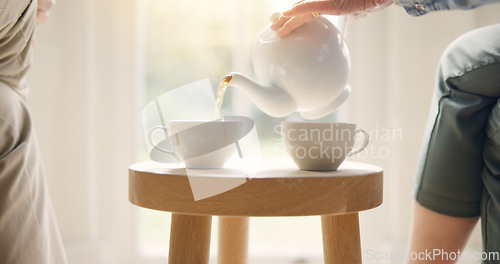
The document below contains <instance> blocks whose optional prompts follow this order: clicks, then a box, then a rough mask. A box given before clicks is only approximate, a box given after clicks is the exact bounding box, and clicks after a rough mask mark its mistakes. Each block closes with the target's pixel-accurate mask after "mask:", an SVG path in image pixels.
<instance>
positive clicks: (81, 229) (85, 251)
mask: <svg viewBox="0 0 500 264" xmlns="http://www.w3.org/2000/svg"><path fill="white" fill-rule="evenodd" d="M137 8H139V7H138V6H136V2H135V1H122V0H106V1H98V0H85V1H83V0H82V1H58V3H57V4H56V5H55V7H54V9H53V10H52V12H51V14H52V17H51V19H50V20H49V22H48V23H46V24H44V25H41V26H39V27H38V29H37V33H36V34H37V36H36V48H35V54H36V55H35V62H34V65H33V68H32V70H31V76H30V85H31V95H30V98H29V103H30V105H31V109H32V112H33V116H34V120H35V126H36V129H37V132H38V136H39V139H40V145H41V148H42V154H43V156H44V160H45V164H46V171H47V178H48V184H49V189H50V191H51V194H52V200H53V203H54V207H55V210H56V215H57V218H58V221H59V225H60V229H61V232H62V237H63V240H64V244H65V247H66V250H67V253H68V257H69V260H70V263H75V264H76V263H128V262H127V261H129V260H130V257H131V256H132V254H133V252H134V251H133V248H131V247H133V243H134V239H133V236H134V233H133V232H131V228H130V227H131V226H132V223H133V221H134V219H133V214H132V210H133V208H132V206H131V205H130V203H129V202H128V199H127V198H128V193H127V188H128V174H127V167H128V165H129V164H131V163H132V162H133V161H137V159H138V157H137V153H138V152H137V149H138V145H139V143H138V142H141V139H142V138H141V128H140V124H141V123H140V107H142V106H140V105H139V102H140V97H141V94H140V91H141V90H142V84H141V81H140V80H141V79H142V76H141V75H142V72H141V61H142V60H141V59H140V58H139V54H138V53H137V51H138V50H139V49H138V45H140V40H141V39H142V38H140V37H139V36H138V35H137V27H138V26H140V25H139V24H137V23H136V21H137V19H136V12H137ZM138 109H139V110H138ZM131 263H133V262H131Z"/></svg>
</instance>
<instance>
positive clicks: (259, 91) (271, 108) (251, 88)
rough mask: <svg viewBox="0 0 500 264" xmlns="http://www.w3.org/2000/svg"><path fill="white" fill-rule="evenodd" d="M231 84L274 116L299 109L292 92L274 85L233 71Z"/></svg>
mask: <svg viewBox="0 0 500 264" xmlns="http://www.w3.org/2000/svg"><path fill="white" fill-rule="evenodd" d="M229 75H230V76H231V77H232V78H231V80H230V81H229V85H230V86H234V87H236V88H238V89H240V90H241V91H243V93H245V94H246V95H247V96H248V97H249V98H250V100H252V102H253V103H254V104H255V105H256V106H257V107H258V108H260V110H262V111H263V112H264V113H266V114H268V115H270V116H273V117H284V116H287V115H290V114H292V113H293V112H295V111H297V108H298V106H297V103H296V102H295V100H294V99H293V98H292V96H290V94H289V93H288V92H287V91H285V90H283V89H281V88H280V87H277V86H273V85H260V84H258V83H256V82H254V81H252V80H250V79H249V78H247V77H246V76H245V75H243V74H241V73H237V72H231V73H229Z"/></svg>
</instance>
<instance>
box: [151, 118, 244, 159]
mask: <svg viewBox="0 0 500 264" xmlns="http://www.w3.org/2000/svg"><path fill="white" fill-rule="evenodd" d="M159 132H161V133H165V134H166V136H167V137H168V138H167V140H166V141H170V143H169V144H168V145H170V146H171V149H167V148H165V147H164V146H163V144H161V143H162V142H160V143H158V142H156V140H155V135H156V134H157V133H159ZM240 134H241V122H238V121H231V120H207V121H190V120H172V121H169V122H168V124H167V126H156V127H153V128H152V129H151V130H150V132H149V141H150V143H151V144H152V145H153V147H154V148H156V149H158V150H159V151H161V152H164V153H166V154H169V155H172V156H174V157H175V158H176V159H178V160H179V161H181V162H183V163H184V165H185V166H186V168H188V169H216V168H223V167H224V164H225V163H226V162H227V161H228V160H229V159H230V158H231V157H232V156H233V155H234V154H235V153H236V147H235V145H234V144H231V142H234V139H236V138H238V137H239V136H240Z"/></svg>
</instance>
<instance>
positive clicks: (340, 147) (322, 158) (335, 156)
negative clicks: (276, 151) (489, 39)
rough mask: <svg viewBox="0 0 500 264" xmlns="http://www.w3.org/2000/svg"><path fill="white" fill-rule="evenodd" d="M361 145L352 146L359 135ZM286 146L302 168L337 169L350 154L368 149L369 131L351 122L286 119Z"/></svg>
mask: <svg viewBox="0 0 500 264" xmlns="http://www.w3.org/2000/svg"><path fill="white" fill-rule="evenodd" d="M357 134H361V135H362V142H361V145H360V146H359V147H358V148H356V149H353V146H354V142H355V141H356V135H357ZM281 139H282V142H283V145H284V146H285V149H286V151H287V153H288V155H290V157H291V158H292V159H293V161H294V162H295V164H297V166H298V167H299V169H301V170H317V171H331V170H337V168H338V167H339V166H340V164H341V163H342V162H343V161H344V160H345V159H346V158H347V157H349V156H352V155H354V154H357V153H359V152H361V151H363V149H365V148H366V146H367V145H368V141H369V135H368V133H367V132H366V131H365V130H364V129H361V128H357V127H356V124H352V123H318V122H287V121H284V122H282V123H281Z"/></svg>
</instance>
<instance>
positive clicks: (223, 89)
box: [214, 75, 233, 120]
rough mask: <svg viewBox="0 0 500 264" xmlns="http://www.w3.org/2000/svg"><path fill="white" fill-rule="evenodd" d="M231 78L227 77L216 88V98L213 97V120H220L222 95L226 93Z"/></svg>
mask: <svg viewBox="0 0 500 264" xmlns="http://www.w3.org/2000/svg"><path fill="white" fill-rule="evenodd" d="M232 78H233V77H232V76H231V75H228V76H226V77H224V79H222V81H221V83H220V85H219V88H217V96H216V97H215V109H214V120H217V119H220V118H221V116H220V111H221V108H222V101H223V100H224V93H225V92H226V89H227V86H228V85H229V82H230V81H231V79H232Z"/></svg>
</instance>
